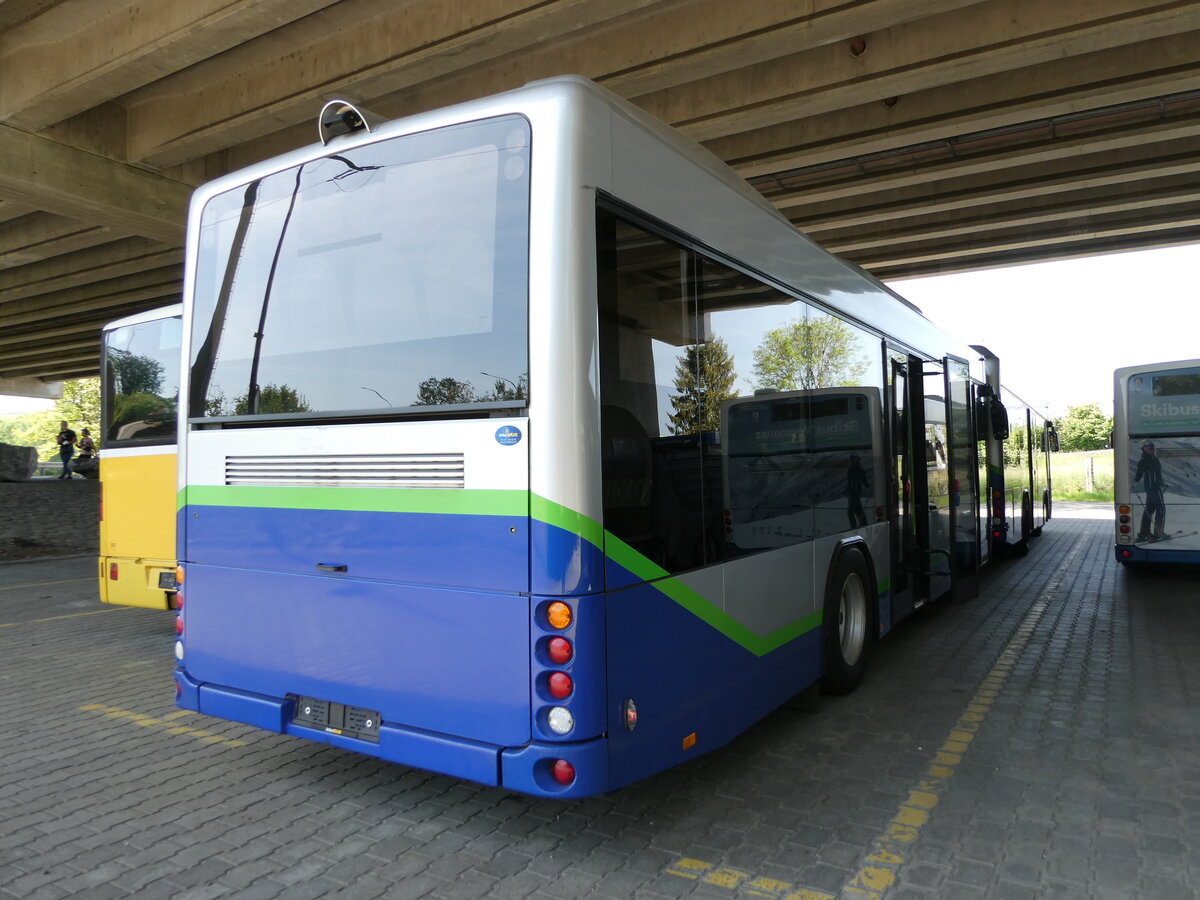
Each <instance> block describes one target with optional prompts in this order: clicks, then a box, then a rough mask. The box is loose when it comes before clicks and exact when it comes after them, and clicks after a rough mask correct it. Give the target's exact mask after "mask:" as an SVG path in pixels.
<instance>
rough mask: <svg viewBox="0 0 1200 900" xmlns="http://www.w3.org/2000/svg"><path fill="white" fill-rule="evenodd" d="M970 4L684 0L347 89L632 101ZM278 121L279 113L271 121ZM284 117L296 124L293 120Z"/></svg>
mask: <svg viewBox="0 0 1200 900" xmlns="http://www.w3.org/2000/svg"><path fill="white" fill-rule="evenodd" d="M976 2H978V0H929V2H923V3H921V4H913V3H911V2H907V0H861V2H856V3H854V4H845V3H842V2H840V0H810V2H808V3H805V4H803V6H802V7H798V6H797V4H796V3H794V2H793V0H756V2H755V3H752V4H730V3H728V2H727V0H689V2H686V3H680V2H676V3H673V4H659V6H657V7H656V8H653V9H647V10H646V11H645V12H642V13H638V14H633V13H631V14H629V15H625V16H621V17H614V18H612V19H610V20H608V21H607V22H606V23H603V24H600V25H597V26H596V27H593V28H588V29H577V30H575V31H572V32H569V33H563V34H560V35H559V36H558V37H557V38H556V39H554V40H542V41H539V42H537V43H534V44H531V45H530V46H528V47H526V48H523V49H522V50H521V51H520V52H516V53H509V54H508V55H497V56H496V57H494V58H491V59H489V60H487V61H484V62H482V63H479V64H477V65H471V66H469V67H468V66H460V67H457V68H452V69H450V70H449V71H446V72H445V74H441V75H439V77H436V78H427V77H426V73H425V72H424V71H422V70H420V69H415V70H414V69H412V68H411V67H409V66H407V65H403V64H402V63H403V62H404V60H394V61H385V62H384V63H381V64H380V65H379V66H378V67H376V68H374V69H372V71H371V73H364V78H363V80H362V81H356V82H355V83H354V84H353V91H354V92H355V93H356V94H357V95H359V96H361V97H363V98H370V99H369V103H368V105H369V106H370V107H371V108H372V109H373V110H374V111H376V112H378V113H380V114H382V115H385V116H388V117H392V118H395V117H400V116H404V115H410V114H412V113H415V112H420V111H422V110H427V109H435V108H438V107H443V106H448V105H451V104H454V103H459V102H462V101H464V100H469V99H473V98H475V97H479V96H481V95H483V94H486V93H492V92H495V91H500V90H507V89H510V88H514V87H518V86H520V85H522V84H525V83H526V82H528V81H532V80H535V79H538V78H546V77H549V76H552V75H559V74H562V73H563V72H575V73H579V74H583V75H587V76H589V77H591V78H594V79H595V80H596V81H598V82H599V83H601V84H603V85H605V86H606V87H609V88H611V89H612V90H614V91H616V92H617V93H618V94H621V95H623V96H627V97H628V96H636V95H638V94H641V93H646V92H649V91H654V90H664V89H672V88H675V87H679V86H682V85H686V83H687V82H688V81H689V80H691V79H693V78H697V77H701V76H709V75H712V74H714V73H719V72H728V71H731V70H733V69H736V68H739V67H742V66H746V65H749V64H751V63H753V62H759V61H763V60H769V59H775V58H778V57H780V56H784V55H788V54H794V53H796V52H797V51H798V50H800V49H805V48H811V47H817V46H822V45H824V44H828V43H832V42H837V41H840V42H843V44H844V45H845V46H848V43H847V42H848V41H849V39H850V38H851V37H853V36H855V35H858V34H862V33H866V32H869V31H872V30H875V29H879V28H885V27H889V26H891V25H894V24H897V23H900V22H908V21H913V20H915V19H921V18H924V17H927V16H931V15H934V14H936V13H939V12H943V11H945V10H947V9H958V8H961V7H963V6H970V5H974V4H975V3H976ZM847 52H848V51H847ZM441 62H444V61H440V60H439V63H441ZM357 71H358V70H357V69H356V70H355V72H356V73H357ZM439 71H440V70H439ZM305 77H309V71H308V69H307V68H298V69H297V70H296V71H295V72H294V73H291V74H290V80H291V81H296V80H297V79H303V78H305ZM355 77H357V75H355ZM165 86H166V85H165V84H164V85H162V86H152V87H151V88H149V89H148V90H147V91H145V92H139V94H138V95H137V96H136V97H134V98H130V99H131V108H132V109H133V116H134V120H135V121H137V122H139V123H140V122H142V121H143V120H145V121H147V122H149V123H155V122H160V121H162V117H163V116H164V115H169V114H170V112H171V110H172V109H175V108H177V107H178V104H177V103H176V102H175V101H174V100H173V99H172V97H170V96H164V97H162V98H160V99H159V100H157V101H155V103H154V105H153V106H147V107H146V108H145V109H142V108H141V102H142V99H143V98H145V99H146V100H147V101H149V98H150V94H151V93H153V92H154V91H156V90H157V89H159V88H162V87H165ZM231 87H232V86H231ZM203 90H205V87H204V86H203V85H201V84H196V85H193V86H192V90H191V93H192V94H194V93H195V92H196V91H203ZM215 93H216V98H215V99H217V100H219V101H221V102H223V103H225V104H227V105H230V106H231V111H230V113H229V115H237V114H238V113H237V111H236V107H234V106H233V104H238V103H241V102H243V98H242V96H241V94H240V93H239V92H238V91H236V90H232V91H231V90H220V91H216V92H215ZM264 102H265V101H264ZM302 112H303V113H304V115H303V117H302V118H301V119H300V120H299V121H300V122H302V125H301V126H299V127H297V128H294V129H284V130H283V131H281V132H278V133H276V134H272V135H270V136H268V137H261V136H260V137H256V138H254V139H253V142H252V143H251V144H250V145H249V146H243V147H240V148H238V150H237V151H236V158H231V160H230V163H231V165H233V166H235V167H236V166H239V165H244V164H247V163H249V162H253V161H257V160H259V159H263V158H265V157H267V156H271V155H274V154H275V153H278V152H280V151H282V150H284V149H288V148H292V147H295V146H297V145H299V144H302V143H308V142H310V141H311V123H310V122H309V121H308V119H309V118H311V108H306V109H305V110H303V111H302ZM284 117H285V114H284V112H283V111H282V110H279V111H277V112H276V114H275V115H274V117H273V118H274V119H279V118H284ZM287 117H290V118H292V119H293V120H294V119H295V114H294V113H290V114H288V115H287ZM184 124H185V123H180V125H177V126H175V130H176V131H177V132H178V133H179V134H180V141H182V142H191V141H193V140H194V139H195V138H196V136H197V131H196V128H195V127H192V128H187V127H184ZM139 127H140V126H139ZM200 149H202V147H200V146H199V145H196V146H194V147H193V148H191V149H186V148H184V147H183V145H182V144H180V145H179V146H178V148H174V149H173V148H172V145H171V144H169V143H164V144H163V145H162V149H161V152H160V151H152V155H150V156H147V157H146V160H147V161H149V162H154V163H156V164H166V163H173V162H178V161H179V160H180V159H181V158H182V157H181V155H180V153H181V152H183V151H185V150H186V152H187V153H189V154H190V153H195V152H197V151H198V150H200ZM148 152H150V151H148Z"/></svg>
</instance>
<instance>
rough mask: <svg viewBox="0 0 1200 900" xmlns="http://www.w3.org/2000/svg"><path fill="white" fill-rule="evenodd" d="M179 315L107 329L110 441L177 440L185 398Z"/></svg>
mask: <svg viewBox="0 0 1200 900" xmlns="http://www.w3.org/2000/svg"><path fill="white" fill-rule="evenodd" d="M181 339H182V324H181V319H180V317H179V316H174V317H170V318H165V319H156V320H154V321H151V322H141V323H138V324H136V325H124V326H121V327H120V328H114V329H113V330H111V331H108V332H105V334H104V346H103V354H104V362H103V366H104V371H105V377H104V397H103V400H102V404H103V409H102V412H101V418H102V423H101V424H102V429H101V430H102V433H103V435H104V439H103V445H104V446H109V447H112V446H121V445H127V444H173V443H175V431H176V425H175V421H176V406H177V403H178V400H179V353H180V346H181Z"/></svg>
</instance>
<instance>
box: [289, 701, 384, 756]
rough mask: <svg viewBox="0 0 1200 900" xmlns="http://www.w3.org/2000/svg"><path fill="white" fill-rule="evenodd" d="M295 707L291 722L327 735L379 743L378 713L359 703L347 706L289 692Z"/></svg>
mask: <svg viewBox="0 0 1200 900" xmlns="http://www.w3.org/2000/svg"><path fill="white" fill-rule="evenodd" d="M291 697H292V700H293V702H294V703H295V706H294V707H293V711H292V721H293V722H295V723H296V724H297V725H304V726H306V727H308V728H318V729H320V730H321V731H327V732H329V733H330V734H340V735H342V736H343V737H352V738H358V739H359V740H363V741H371V742H372V743H375V744H377V743H379V713H378V711H376V710H373V709H363V708H362V707H360V706H346V705H345V704H342V703H333V702H331V701H329V700H319V699H317V698H316V697H298V696H296V695H294V694H293V695H291Z"/></svg>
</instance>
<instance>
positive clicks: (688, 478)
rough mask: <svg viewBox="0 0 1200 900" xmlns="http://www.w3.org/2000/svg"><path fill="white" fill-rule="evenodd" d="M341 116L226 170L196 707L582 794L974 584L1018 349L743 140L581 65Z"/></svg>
mask: <svg viewBox="0 0 1200 900" xmlns="http://www.w3.org/2000/svg"><path fill="white" fill-rule="evenodd" d="M319 127H320V133H321V143H318V144H314V145H313V146H311V147H306V148H304V149H302V150H297V151H295V152H293V153H290V154H287V155H285V156H282V157H279V158H277V159H273V160H269V161H267V162H263V163H260V164H257V165H254V166H252V167H250V168H247V169H245V170H243V171H240V172H236V173H234V174H231V175H228V176H226V177H224V178H221V179H220V180H217V181H214V182H213V183H211V184H208V185H206V186H204V187H203V188H201V189H200V190H198V191H197V192H196V194H195V197H194V199H193V201H192V207H191V215H190V220H189V225H188V237H187V274H186V284H185V292H184V293H185V310H184V323H185V324H184V364H183V368H184V372H183V386H182V395H181V396H182V397H183V398H184V399H183V402H181V407H186V410H185V411H184V412H183V414H182V419H181V432H180V448H179V450H180V454H179V455H180V468H179V476H180V492H179V507H178V535H179V546H178V556H179V559H180V560H181V571H180V575H181V578H182V585H181V594H182V596H183V606H182V611H181V614H180V622H179V628H180V632H181V633H180V639H179V642H178V644H177V646H176V655H177V658H178V665H177V668H176V671H175V680H176V686H177V691H178V702H179V704H180V706H182V707H184V708H187V709H192V710H198V711H200V712H203V713H206V714H208V715H212V716H218V717H223V718H227V719H231V720H235V721H238V722H244V723H249V724H251V725H255V726H258V727H260V728H264V729H268V730H270V731H275V732H282V733H287V734H292V735H296V736H299V737H305V738H308V739H310V740H314V741H322V742H325V743H327V744H332V745H335V746H338V747H343V748H347V749H352V750H355V751H358V752H361V753H367V754H371V755H374V756H377V757H380V758H383V759H387V760H392V761H395V762H397V763H403V764H407V765H412V766H417V767H421V768H425V769H429V770H434V771H438V772H443V773H447V774H450V775H453V776H457V777H461V778H465V779H470V780H473V781H476V782H481V783H484V784H489V785H499V786H502V787H505V788H508V789H511V790H514V791H521V792H526V793H529V794H535V795H542V796H554V797H576V796H585V795H590V794H596V793H599V792H603V791H607V790H610V789H613V788H616V787H619V786H621V785H624V784H628V783H630V782H632V781H634V780H636V779H639V778H643V777H645V776H647V775H650V774H652V773H654V772H658V771H661V770H663V769H666V768H668V767H670V766H673V765H675V764H677V763H680V762H684V761H686V760H689V759H692V758H694V757H695V756H697V755H698V754H701V753H704V752H705V751H707V750H711V749H712V748H714V747H717V746H720V745H721V744H723V743H725V742H727V741H728V740H730V739H731V738H732V737H734V736H735V735H737V734H738V733H739V732H741V731H743V730H744V729H746V728H747V727H749V726H750V725H751V724H753V723H754V722H755V721H756V720H758V719H759V718H761V717H762V716H764V715H765V714H767V713H768V712H770V711H771V710H772V709H774V708H775V707H777V706H778V705H779V704H780V703H782V702H783V701H785V700H787V699H788V698H789V697H791V696H792V695H794V694H796V693H798V692H800V691H802V690H806V689H808V688H810V687H812V686H814V685H816V684H818V683H820V684H822V685H824V687H825V688H826V689H827V690H829V691H832V692H847V691H850V690H852V689H853V688H854V687H855V686H856V685H857V684H858V682H859V680H860V679H861V678H862V676H863V671H864V667H865V665H866V663H867V659H868V657H869V654H870V651H871V647H872V644H873V642H874V640H875V639H876V638H877V637H879V636H881V635H883V634H886V633H887V632H888V631H889V630H890V629H891V628H892V627H893V626H895V624H896V623H897V622H899V621H900V620H901V619H903V618H904V617H905V616H907V615H908V614H910V613H911V612H912V611H913V610H915V609H917V608H919V607H920V606H922V605H924V604H925V603H928V602H930V601H932V600H935V599H937V598H939V597H942V596H944V595H947V594H949V593H951V592H954V593H955V594H956V595H960V596H970V595H971V594H972V592H973V591H974V590H975V582H976V578H977V573H978V571H979V567H980V565H981V564H982V563H983V562H984V560H985V559H986V558H987V557H988V556H990V555H994V553H995V549H996V548H997V547H999V546H1002V544H1000V543H997V542H996V541H993V540H992V537H991V535H992V534H993V533H994V534H996V535H999V536H1001V537H1005V536H1008V535H1009V523H1008V522H1007V521H1005V520H1004V519H1003V516H1004V515H1006V512H1005V510H1006V507H1005V506H1004V504H1003V503H998V504H997V505H996V511H998V515H999V517H1000V518H997V517H996V516H993V515H991V513H992V512H993V510H992V509H991V508H990V506H989V502H988V501H989V498H990V497H991V496H992V491H993V489H999V488H1000V487H1001V486H1000V485H999V481H998V479H1001V478H1002V477H1003V471H1002V467H1000V471H998V472H997V473H995V478H996V479H997V481H996V483H995V484H987V485H985V491H984V493H983V495H982V496H981V492H980V486H979V472H980V466H981V465H983V464H984V462H985V459H986V454H987V453H988V452H990V448H994V447H995V446H996V445H997V443H998V442H999V441H1000V440H1002V437H1003V434H1004V424H1003V418H1004V417H1003V414H1002V413H1001V412H1000V411H999V401H998V398H999V396H1000V386H999V383H998V376H997V375H996V373H995V371H992V373H991V374H990V375H988V374H987V373H985V372H984V367H983V365H982V361H981V359H980V356H979V354H978V353H977V352H975V351H973V350H972V349H971V348H970V347H969V346H967V345H964V344H960V343H958V342H957V341H955V340H954V339H952V338H950V337H948V336H947V335H946V334H944V333H943V332H942V331H940V330H939V329H938V328H937V327H935V326H934V325H933V324H931V323H930V322H929V321H927V320H926V319H925V318H924V317H923V316H922V315H921V314H920V312H919V311H918V310H917V309H916V308H915V307H914V306H912V305H911V304H910V303H908V302H907V301H905V300H903V299H901V298H900V297H899V296H897V295H896V294H894V293H893V292H891V291H890V290H888V289H887V288H886V287H884V286H883V285H881V284H880V283H879V282H877V281H875V280H874V279H872V278H871V277H869V276H868V275H866V274H865V273H864V272H862V271H860V270H859V269H857V268H855V267H853V266H851V265H848V264H846V263H844V262H842V261H840V260H838V259H836V258H834V257H833V256H831V255H829V254H828V253H825V252H824V251H822V250H821V249H819V248H818V247H816V246H815V245H814V244H812V243H811V242H810V241H808V240H807V239H806V238H804V237H803V236H802V235H801V234H799V233H798V232H797V231H796V229H795V228H794V227H793V226H792V225H791V224H790V223H789V222H788V221H787V220H786V219H785V218H783V217H782V216H781V215H780V214H779V213H778V212H777V211H776V210H775V209H774V208H772V207H771V206H770V205H769V204H768V203H766V202H765V201H764V200H763V199H762V198H761V197H760V196H759V195H758V194H757V193H756V192H755V191H754V190H753V189H751V188H750V187H749V186H748V185H747V184H746V183H745V182H744V181H743V180H741V179H740V178H738V177H737V176H736V175H735V174H734V173H733V172H731V171H730V170H729V169H728V168H727V167H725V166H724V165H723V164H722V163H721V162H720V161H719V160H717V159H716V158H715V157H713V156H712V155H710V154H709V153H708V152H707V151H705V150H703V149H702V148H700V147H699V146H698V145H697V144H695V143H693V142H692V141H690V140H688V139H686V138H684V137H682V136H680V135H679V134H677V133H676V132H674V131H673V130H672V129H670V128H668V127H667V126H665V125H663V124H662V123H660V122H658V121H655V120H653V119H652V118H650V117H648V116H647V115H646V114H644V113H643V112H641V111H639V110H637V109H636V108H635V107H633V106H632V105H630V104H628V103H626V102H624V101H623V100H621V99H619V98H617V97H616V96H614V95H613V94H611V93H609V92H607V91H605V90H603V89H601V88H599V87H597V86H596V85H594V84H592V83H591V82H589V81H587V80H585V79H582V78H577V77H564V78H557V79H553V80H549V81H544V82H538V83H534V84H531V85H528V86H526V87H524V88H521V89H519V90H515V91H512V92H509V93H505V94H501V95H499V96H495V97H490V98H487V99H483V100H479V101H475V102H470V103H464V104H462V105H460V106H455V107H453V108H450V109H445V110H440V111H436V112H429V113H422V114H420V115H416V116H413V117H411V118H407V119H403V120H399V121H393V122H380V121H377V120H376V119H375V118H374V117H372V116H370V115H369V114H367V113H365V112H363V111H360V110H357V109H355V108H354V107H353V106H352V105H350V104H345V103H340V102H334V103H331V104H329V105H327V107H326V109H325V110H324V111H323V112H322V116H321V120H320V126H319ZM993 368H994V367H993ZM987 378H990V379H991V381H993V382H995V383H993V384H988V383H987V380H986V379H987ZM998 458H999V457H998ZM987 477H988V476H986V475H985V479H986V478H987ZM981 511H982V514H983V517H984V522H983V523H981V522H980V513H981ZM1012 536H1013V537H1016V536H1017V535H1016V532H1015V531H1014V533H1013V535H1012ZM1021 536H1022V538H1023V537H1024V531H1023V532H1022V535H1021Z"/></svg>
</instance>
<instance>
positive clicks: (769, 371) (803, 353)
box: [754, 316, 867, 391]
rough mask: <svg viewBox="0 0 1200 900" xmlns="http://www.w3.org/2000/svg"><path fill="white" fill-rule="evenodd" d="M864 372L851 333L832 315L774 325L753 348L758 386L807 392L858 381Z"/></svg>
mask: <svg viewBox="0 0 1200 900" xmlns="http://www.w3.org/2000/svg"><path fill="white" fill-rule="evenodd" d="M866 371H867V364H866V363H865V362H863V361H862V360H861V359H859V358H858V340H857V339H856V338H855V336H854V332H853V331H852V330H851V329H850V327H849V326H848V325H846V324H844V323H843V322H839V321H838V320H837V319H835V318H833V316H820V317H818V318H815V319H807V320H806V319H797V320H796V321H795V322H792V323H791V324H790V325H783V326H781V327H779V328H773V329H771V330H770V331H768V332H767V333H766V335H765V336H764V337H763V341H762V343H761V344H759V345H758V349H757V350H755V351H754V374H755V375H756V376H758V384H757V385H756V386H757V387H758V388H760V389H764V388H765V389H767V390H775V391H796V390H805V391H807V390H812V389H814V388H825V387H839V386H841V385H850V384H858V383H859V382H860V381H861V380H862V377H863V375H865V374H866Z"/></svg>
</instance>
